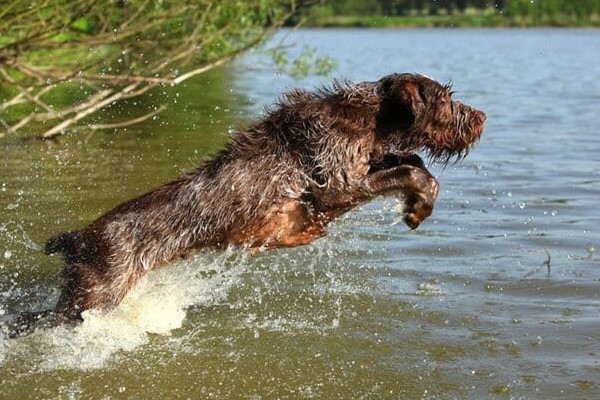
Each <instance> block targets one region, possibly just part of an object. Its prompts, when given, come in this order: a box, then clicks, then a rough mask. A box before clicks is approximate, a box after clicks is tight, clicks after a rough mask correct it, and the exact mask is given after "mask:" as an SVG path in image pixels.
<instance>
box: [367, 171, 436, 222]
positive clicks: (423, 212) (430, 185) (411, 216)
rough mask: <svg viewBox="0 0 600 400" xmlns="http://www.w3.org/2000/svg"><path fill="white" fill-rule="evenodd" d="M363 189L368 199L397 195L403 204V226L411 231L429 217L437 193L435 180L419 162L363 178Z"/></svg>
mask: <svg viewBox="0 0 600 400" xmlns="http://www.w3.org/2000/svg"><path fill="white" fill-rule="evenodd" d="M419 160H420V159H419ZM411 161H412V160H411ZM413 164H416V165H413ZM362 186H363V188H364V190H365V191H366V192H367V193H368V194H369V195H370V196H377V195H386V194H393V193H400V194H401V195H402V196H403V197H404V201H405V209H404V222H405V223H406V224H407V225H408V226H409V227H410V228H411V229H415V228H417V227H418V226H419V225H420V224H421V222H422V221H423V220H424V219H425V218H427V217H428V216H430V215H431V212H432V211H433V206H434V204H435V200H436V198H437V195H438V191H439V184H438V182H437V181H436V179H435V178H434V177H433V175H431V173H429V171H427V169H425V167H424V166H423V165H422V162H418V161H414V163H411V164H402V165H400V166H397V167H393V168H389V169H385V170H381V171H377V172H374V173H372V174H369V175H366V176H365V177H364V178H363V181H362Z"/></svg>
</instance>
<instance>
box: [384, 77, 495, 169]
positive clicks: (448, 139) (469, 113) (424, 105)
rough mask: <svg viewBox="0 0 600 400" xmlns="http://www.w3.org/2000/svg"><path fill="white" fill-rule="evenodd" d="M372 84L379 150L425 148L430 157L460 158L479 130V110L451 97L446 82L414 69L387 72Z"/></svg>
mask: <svg viewBox="0 0 600 400" xmlns="http://www.w3.org/2000/svg"><path fill="white" fill-rule="evenodd" d="M377 85H378V92H379V96H380V98H381V107H380V112H379V115H378V116H377V136H378V138H379V140H380V141H381V145H382V146H383V152H384V153H392V154H397V155H408V154H411V153H414V152H416V151H418V150H420V149H425V150H426V151H427V152H428V153H429V155H430V156H431V157H432V158H434V159H441V160H444V161H448V160H449V159H451V158H452V157H456V158H457V159H460V158H462V157H464V155H466V154H467V153H468V151H469V149H470V148H471V146H472V145H473V144H474V143H475V142H477V140H478V139H479V137H480V135H481V133H482V132H483V123H484V121H485V118H486V116H485V114H484V113H483V112H482V111H479V110H476V109H474V108H472V107H469V106H467V105H465V104H462V103H460V102H458V101H454V100H452V91H451V90H450V86H449V85H441V84H439V83H438V82H436V81H434V80H433V79H430V78H428V77H426V76H424V75H418V74H392V75H388V76H386V77H384V78H382V79H381V80H380V81H379V82H378V83H377Z"/></svg>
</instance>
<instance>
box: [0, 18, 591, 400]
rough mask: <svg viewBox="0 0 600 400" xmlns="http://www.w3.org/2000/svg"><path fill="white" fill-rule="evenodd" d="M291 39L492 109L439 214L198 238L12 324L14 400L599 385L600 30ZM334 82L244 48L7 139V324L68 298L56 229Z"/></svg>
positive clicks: (558, 389) (3, 218)
mask: <svg viewBox="0 0 600 400" xmlns="http://www.w3.org/2000/svg"><path fill="white" fill-rule="evenodd" d="M288 33H289V32H288ZM287 41H288V42H289V43H294V44H296V47H295V48H294V49H298V51H300V50H301V49H302V48H303V46H304V45H310V46H312V47H314V48H316V50H317V51H318V52H319V53H320V54H324V55H329V56H331V57H333V58H335V59H336V60H337V64H338V68H337V69H336V70H335V72H334V75H335V76H336V77H344V78H348V79H351V80H375V79H378V78H379V77H381V76H383V75H385V74H388V73H390V72H394V71H417V72H422V73H425V74H427V75H429V76H432V77H434V78H436V79H437V80H439V81H444V82H448V81H452V82H453V84H454V89H455V90H456V92H457V93H456V95H455V98H457V99H460V100H462V101H464V102H466V103H468V104H472V105H474V106H476V107H478V108H480V109H482V110H484V111H485V112H486V113H487V115H488V119H487V123H486V130H485V132H484V135H483V137H482V139H481V141H480V142H479V144H478V145H477V146H476V147H475V149H474V150H473V151H472V152H471V153H470V154H469V156H468V157H467V158H466V159H465V160H464V161H463V162H462V163H460V164H456V165H449V166H447V167H445V168H444V167H443V166H439V165H431V166H430V170H431V171H432V172H433V173H434V174H435V175H436V176H437V178H438V180H439V182H440V184H441V191H440V195H439V198H438V201H437V204H436V209H435V210H434V213H433V215H432V216H431V217H430V218H429V219H428V220H427V221H425V223H423V225H422V226H421V227H420V228H419V229H418V230H417V231H414V232H410V231H408V230H407V228H406V227H405V226H404V225H403V224H402V223H399V215H400V214H399V206H398V204H397V202H396V200H391V199H382V200H378V201H374V202H372V203H370V204H368V205H366V206H364V207H362V208H361V209H359V210H355V211H353V212H351V213H349V214H347V215H346V216H345V217H343V218H341V219H340V220H338V221H336V222H335V223H334V224H332V226H331V227H330V230H329V235H328V236H327V237H325V238H323V239H320V240H318V241H316V242H314V243H312V244H310V245H308V246H305V247H301V248H294V249H283V250H276V251H271V252H265V253H261V254H258V255H256V256H252V257H251V256H249V255H245V254H241V253H240V252H238V251H235V250H230V251H226V252H224V253H217V252H209V253H203V254H200V255H199V256H198V257H196V258H195V259H193V260H191V261H188V262H186V263H181V264H178V265H177V266H175V267H173V268H167V269H164V270H161V271H158V272H157V273H154V274H152V275H151V276H150V277H149V278H148V279H145V280H143V281H142V282H141V284H140V285H139V286H138V287H137V288H136V289H135V290H134V291H133V292H132V293H130V295H129V296H128V297H127V298H126V300H125V301H124V303H123V304H122V305H121V306H120V307H119V308H118V309H117V310H115V311H114V312H112V313H110V314H108V315H89V316H88V317H87V318H86V321H85V322H84V323H83V324H82V325H80V326H77V327H67V326H63V327H58V328H55V329H51V330H49V331H44V332H38V333H35V334H33V335H30V336H28V337H25V338H20V339H9V338H7V337H6V336H4V335H2V334H0V384H1V385H0V386H1V390H0V398H6V399H17V398H19V399H29V398H31V399H33V398H38V399H42V398H43V399H100V398H107V399H108V398H115V399H119V398H123V399H155V398H191V399H204V398H206V399H209V398H210V399H237V398H249V399H277V398H280V399H311V398H316V399H338V398H339V399H495V398H498V399H598V398H600V314H599V308H600V261H599V260H600V255H599V254H598V251H597V249H598V247H599V246H600V212H599V211H598V201H599V199H600V134H599V129H600V128H598V127H599V126H600V30H593V29H590V30H558V29H556V30H554V29H551V30H546V29H539V30H538V29H536V30H512V29H506V30H437V29H432V30H377V29H372V30H299V31H296V32H294V33H292V34H290V36H289V38H288V39H287ZM294 51H296V50H294ZM330 81H331V77H328V78H321V77H311V78H307V79H305V80H300V81H294V80H292V79H291V78H289V77H288V76H286V75H282V74H278V73H276V72H274V71H273V69H272V68H270V67H269V66H268V63H267V62H266V61H265V59H264V58H263V57H261V56H260V55H254V54H250V55H248V56H246V57H244V58H242V59H240V60H237V61H236V62H235V63H234V64H232V65H229V66H227V67H226V68H223V69H220V70H218V71H213V72H211V73H209V74H206V75H203V76H200V77H198V79H196V80H194V81H192V82H187V83H186V84H184V85H182V86H179V87H176V88H174V89H172V90H168V91H166V93H165V94H162V93H161V91H157V92H156V93H155V94H154V95H155V96H156V97H159V98H160V99H161V100H160V101H161V102H163V103H166V104H168V105H169V109H168V110H167V111H165V112H164V113H163V114H161V116H160V118H157V119H155V120H153V121H148V122H146V123H145V124H144V125H139V126H134V127H129V128H128V129H123V130H117V131H110V132H96V133H94V134H89V133H88V132H85V131H80V132H78V133H72V134H68V135H66V136H65V137H64V138H63V139H62V140H61V142H60V143H58V144H52V143H48V144H45V143H40V142H26V143H24V142H22V141H17V140H14V139H11V138H5V139H1V141H0V146H1V149H0V150H1V151H2V156H0V273H1V275H0V318H2V319H3V320H6V319H9V318H10V317H11V316H12V315H13V314H15V313H17V312H18V311H21V310H24V309H45V308H49V307H51V306H52V304H53V302H54V301H56V299H57V296H58V285H59V273H60V261H59V259H58V258H57V257H45V256H43V255H41V254H40V246H42V245H43V243H44V242H45V240H46V239H47V238H48V237H49V236H51V235H52V234H54V233H56V232H58V231H61V230H66V229H71V228H74V227H79V226H83V225H84V224H86V223H89V222H90V221H91V220H93V219H94V218H95V217H97V216H98V215H100V214H101V213H102V212H104V211H106V210H107V209H109V208H110V207H112V206H114V205H116V204H117V203H119V202H121V201H123V200H126V199H128V198H131V197H133V196H135V195H138V194H141V193H142V192H143V191H145V190H147V189H149V188H151V187H153V186H156V185H158V184H160V183H163V182H165V181H167V180H169V179H171V178H173V177H175V176H177V175H178V174H179V173H181V172H182V171H185V170H188V169H190V168H192V167H193V166H194V165H196V163H197V162H198V161H199V160H201V159H202V157H204V156H206V155H207V154H209V153H211V152H214V151H216V150H217V149H218V148H219V147H220V146H222V145H223V143H224V142H225V141H226V139H227V135H228V132H229V131H231V130H232V129H233V127H235V126H240V125H243V124H245V123H247V122H248V121H250V120H252V119H255V118H258V117H259V115H260V113H261V110H262V107H263V106H264V105H266V104H269V103H271V102H273V101H274V100H275V99H276V97H277V96H278V94H279V93H280V92H281V91H283V90H285V89H286V88H289V87H292V86H303V87H314V86H318V85H322V84H326V83H327V82H330ZM141 103H143V101H142V102H141ZM128 107H129V108H128V109H127V110H125V111H123V110H120V111H121V112H126V111H132V110H135V108H136V107H140V105H139V104H138V105H135V104H129V105H128ZM112 114H117V116H118V114H119V110H117V111H113V112H112ZM100 118H102V116H101V117H100Z"/></svg>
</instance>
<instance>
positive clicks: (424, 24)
mask: <svg viewBox="0 0 600 400" xmlns="http://www.w3.org/2000/svg"><path fill="white" fill-rule="evenodd" d="M304 26H309V27H332V28H344V27H364V28H432V27H444V28H478V27H600V16H598V15H591V16H589V17H585V18H580V17H577V16H575V15H563V14H559V15H552V16H542V17H533V16H505V15H502V14H499V13H496V12H493V11H492V12H486V11H482V12H477V13H463V14H452V15H406V16H397V15H396V16H380V15H373V16H356V15H348V16H344V15H334V16H311V17H309V18H307V20H306V23H305V24H304Z"/></svg>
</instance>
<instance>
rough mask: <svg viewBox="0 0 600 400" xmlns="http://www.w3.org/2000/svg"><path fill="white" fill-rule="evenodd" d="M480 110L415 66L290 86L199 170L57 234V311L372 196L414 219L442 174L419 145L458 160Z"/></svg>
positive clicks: (52, 244)
mask: <svg viewBox="0 0 600 400" xmlns="http://www.w3.org/2000/svg"><path fill="white" fill-rule="evenodd" d="M484 120H485V114H484V113H482V112H481V111H478V110H475V109H473V108H471V107H469V106H466V105H464V104H461V103H459V102H457V101H453V100H451V92H450V89H449V87H447V86H443V85H440V84H439V83H437V82H435V81H433V80H431V79H429V78H427V77H425V76H422V75H417V74H393V75H389V76H386V77H384V78H382V79H381V80H379V81H377V82H363V83H357V84H353V83H348V82H336V83H334V84H333V86H332V87H331V88H326V89H321V90H317V91H313V92H310V91H305V90H292V91H290V92H288V93H286V94H285V95H284V96H283V97H282V98H281V99H280V101H279V102H278V103H277V104H276V105H274V106H273V107H272V108H271V109H268V110H267V111H266V115H265V116H264V118H263V119H262V120H260V121H258V122H257V123H255V124H254V125H252V126H250V127H249V128H247V129H246V130H244V131H241V132H239V133H237V134H236V135H235V136H234V137H233V138H232V140H231V141H230V142H229V144H227V146H226V148H225V149H224V150H222V151H221V152H220V153H219V154H217V155H216V156H215V157H213V158H211V159H209V160H207V161H205V162H204V163H202V164H201V165H200V166H199V167H197V168H196V169H194V170H193V171H190V172H188V173H186V174H184V175H183V176H181V177H180V178H178V179H176V180H174V181H172V182H169V183H167V184H165V185H163V186H160V187H158V188H156V189H154V190H152V191H151V192H149V193H146V194H144V195H142V196H140V197H138V198H135V199H133V200H130V201H128V202H125V203H123V204H121V205H119V206H117V207H116V208H114V209H113V210H110V211H108V212H107V213H106V214H104V215H102V216H101V217H100V218H98V219H97V220H96V221H94V222H93V223H92V224H91V225H89V226H87V227H85V228H82V229H78V230H74V231H71V232H66V233H62V234H59V235H58V236H56V237H54V238H52V239H50V240H49V241H48V243H47V245H46V248H45V253H46V254H52V253H56V252H61V253H63V256H64V262H65V267H64V287H63V292H62V296H61V298H60V300H59V302H58V304H57V305H56V308H55V310H54V312H55V315H56V317H57V321H65V320H77V319H80V318H81V313H82V311H84V310H88V309H91V308H100V309H105V310H106V309H110V308H112V307H115V306H116V305H118V304H119V302H120V301H121V300H122V299H123V297H124V296H125V294H126V293H127V291H128V290H129V289H130V288H131V287H132V286H133V285H135V284H136V282H137V281H138V279H139V278H140V277H141V276H142V275H144V274H145V273H147V272H148V271H150V270H152V269H156V268H159V267H161V266H165V265H167V264H169V263H170V262H172V261H174V260H176V259H178V258H180V257H184V256H186V255H188V254H190V253H191V252H194V251H197V250H199V249H202V248H224V247H226V246H229V245H240V246H245V247H248V248H250V249H251V250H252V251H255V250H260V249H270V248H275V247H289V246H298V245H303V244H306V243H309V242H310V241H312V240H314V239H315V238H318V237H321V236H323V235H324V234H325V227H326V226H327V224H328V223H329V222H330V221H331V220H332V219H334V218H335V217H337V216H339V215H341V214H343V213H345V212H346V211H348V210H350V209H352V208H353V207H356V206H357V205H359V204H361V203H364V202H366V201H368V200H370V199H372V198H374V197H376V196H380V195H386V194H397V195H403V196H404V198H405V202H406V210H405V216H404V219H405V221H406V223H407V224H408V225H409V226H410V227H411V228H416V227H417V226H418V225H419V224H420V223H421V221H423V219H425V218H426V217H428V216H429V215H430V214H431V211H432V209H433V205H434V202H435V199H436V196H437V192H438V184H437V182H436V180H435V179H434V177H433V176H432V175H431V174H430V173H429V172H428V171H427V169H426V168H425V166H424V165H423V162H422V161H421V159H420V158H419V157H418V156H416V155H415V153H416V152H417V151H425V152H426V153H427V154H428V155H429V156H430V157H432V158H434V159H441V160H442V161H445V162H447V161H448V160H449V159H450V158H452V157H456V158H461V157H463V156H464V155H465V154H466V153H467V152H468V150H469V149H470V147H471V146H472V144H473V143H474V142H476V141H477V140H478V138H479V136H480V135H481V133H482V130H483V122H484Z"/></svg>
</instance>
